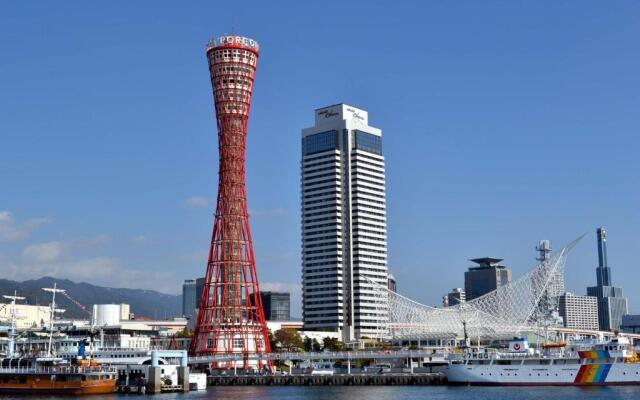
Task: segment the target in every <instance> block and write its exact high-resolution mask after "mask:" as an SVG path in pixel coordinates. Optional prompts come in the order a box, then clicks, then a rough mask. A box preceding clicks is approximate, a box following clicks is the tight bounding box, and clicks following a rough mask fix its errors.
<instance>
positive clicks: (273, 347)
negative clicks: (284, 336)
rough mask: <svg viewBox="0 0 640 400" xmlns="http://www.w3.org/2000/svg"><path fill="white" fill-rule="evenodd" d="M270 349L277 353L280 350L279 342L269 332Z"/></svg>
mask: <svg viewBox="0 0 640 400" xmlns="http://www.w3.org/2000/svg"><path fill="white" fill-rule="evenodd" d="M269 347H271V351H276V350H277V349H278V341H277V340H276V338H275V337H274V336H273V332H271V331H269Z"/></svg>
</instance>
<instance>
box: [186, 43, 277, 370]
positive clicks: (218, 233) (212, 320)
mask: <svg viewBox="0 0 640 400" xmlns="http://www.w3.org/2000/svg"><path fill="white" fill-rule="evenodd" d="M207 59H208V61H209V72H210V74H211V85H212V86H213V97H214V101H215V107H216V119H217V125H218V147H219V152H220V164H219V167H220V171H219V185H218V200H217V206H216V214H215V222H214V225H213V236H212V239H211V248H210V250H209V261H208V263H207V273H206V275H205V283H204V287H203V290H202V296H201V298H200V300H199V311H198V319H197V322H196V325H195V332H194V335H193V339H192V341H191V348H190V354H191V355H195V356H203V355H215V354H239V355H244V356H247V355H249V354H252V353H268V352H269V351H270V347H269V340H268V334H267V327H266V323H265V318H264V311H263V308H262V301H261V299H260V290H259V286H258V276H257V274H256V266H255V259H254V254H253V244H252V241H251V230H250V229H249V214H248V211H247V192H246V187H245V146H246V138H247V122H248V120H249V110H250V108H251V94H252V91H253V82H254V78H255V73H256V65H257V62H258V43H257V42H256V41H254V40H252V39H248V38H245V37H240V36H223V37H221V38H218V39H214V40H211V41H210V42H209V43H208V44H207ZM231 366H233V362H230V363H226V364H225V365H215V367H231ZM236 366H238V365H237V364H236ZM240 366H243V367H249V362H248V361H247V360H246V358H243V362H242V365H240ZM252 366H255V367H258V368H260V367H262V366H263V364H262V363H261V362H259V363H258V364H257V365H255V362H254V365H252Z"/></svg>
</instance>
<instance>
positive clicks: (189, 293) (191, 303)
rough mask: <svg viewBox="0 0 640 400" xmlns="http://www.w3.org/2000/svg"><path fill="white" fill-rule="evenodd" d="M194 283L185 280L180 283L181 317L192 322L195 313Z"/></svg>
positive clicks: (190, 280) (193, 280)
mask: <svg viewBox="0 0 640 400" xmlns="http://www.w3.org/2000/svg"><path fill="white" fill-rule="evenodd" d="M196 301H197V300H196V281H195V279H185V281H184V282H183V283H182V316H183V317H186V318H189V320H193V319H194V318H195V311H196V304H197V303H196Z"/></svg>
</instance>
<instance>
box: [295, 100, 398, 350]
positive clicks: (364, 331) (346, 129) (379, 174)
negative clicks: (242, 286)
mask: <svg viewBox="0 0 640 400" xmlns="http://www.w3.org/2000/svg"><path fill="white" fill-rule="evenodd" d="M301 183H302V185H301V186H302V299H303V319H304V326H305V329H308V330H319V329H331V330H335V331H338V332H341V333H342V337H343V340H344V341H351V340H354V339H357V338H360V337H361V336H368V337H373V336H375V335H376V334H377V333H378V332H379V328H380V324H381V322H384V321H386V320H387V318H388V309H387V308H386V307H387V306H386V305H385V304H384V302H378V303H376V299H375V298H374V294H373V290H372V288H371V283H369V282H368V281H367V280H366V279H365V277H366V278H368V279H370V280H371V281H374V282H376V283H378V284H380V285H383V286H385V287H386V286H387V279H388V273H387V224H386V200H385V172H384V157H383V156H382V131H381V130H380V129H378V128H374V127H371V126H369V125H368V114H367V112H366V111H364V110H361V109H358V108H355V107H352V106H349V105H346V104H337V105H333V106H330V107H325V108H320V109H318V110H316V111H315V126H313V127H311V128H307V129H303V130H302V182H301Z"/></svg>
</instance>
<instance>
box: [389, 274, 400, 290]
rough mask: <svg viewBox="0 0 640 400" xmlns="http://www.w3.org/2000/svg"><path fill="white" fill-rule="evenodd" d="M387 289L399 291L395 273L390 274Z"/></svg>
mask: <svg viewBox="0 0 640 400" xmlns="http://www.w3.org/2000/svg"><path fill="white" fill-rule="evenodd" d="M387 289H389V290H391V291H392V292H397V291H398V282H397V281H396V277H395V276H393V274H389V278H388V284H387Z"/></svg>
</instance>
